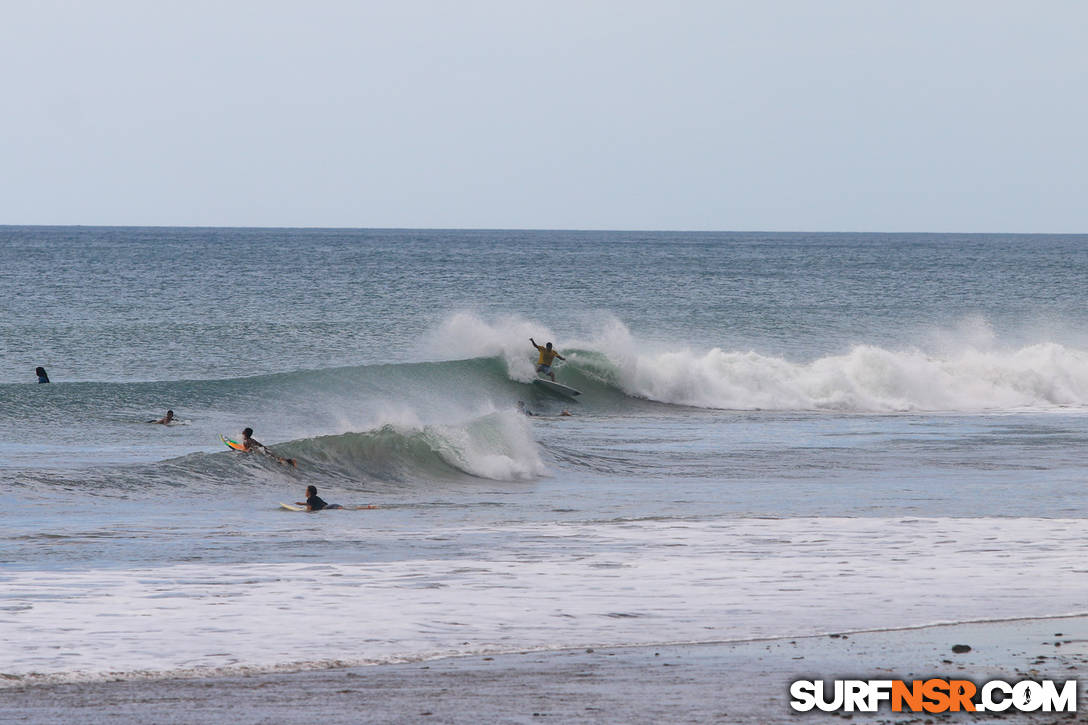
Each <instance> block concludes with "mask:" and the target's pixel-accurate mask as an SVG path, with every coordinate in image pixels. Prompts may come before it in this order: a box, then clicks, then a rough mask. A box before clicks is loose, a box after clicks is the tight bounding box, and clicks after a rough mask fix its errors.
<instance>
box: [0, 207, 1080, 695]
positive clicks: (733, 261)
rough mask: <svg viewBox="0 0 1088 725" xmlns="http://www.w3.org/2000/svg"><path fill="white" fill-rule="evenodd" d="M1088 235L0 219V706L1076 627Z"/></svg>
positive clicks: (1078, 606)
mask: <svg viewBox="0 0 1088 725" xmlns="http://www.w3.org/2000/svg"><path fill="white" fill-rule="evenodd" d="M1086 241H1088V238H1084V237H1076V236H1025V235H1020V236H1016V235H1007V236H1002V235H834V234H726V233H722V234H705V233H702V234H686V233H678V232H677V233H665V232H658V233H630V232H524V231H477V232H472V231H434V230H258V229H248V230H247V229H179V228H148V229H110V228H45V227H25V228H22V227H0V284H2V285H3V288H4V290H5V292H6V294H5V295H3V296H0V311H2V313H3V314H2V315H0V484H3V486H4V488H5V490H6V491H7V493H8V505H7V506H5V507H2V508H0V522H2V527H0V582H2V583H3V586H2V587H0V674H2V675H3V677H2V678H0V686H3V685H4V684H5V683H8V684H11V683H20V682H26V681H38V680H55V679H59V680H88V679H89V680H94V679H101V678H110V677H158V676H164V675H168V674H171V673H173V674H177V673H183V674H197V673H207V672H225V671H243V672H249V671H276V670H284V669H297V668H321V667H330V666H342V665H345V664H374V663H381V662H396V661H414V660H421V659H426V658H431V657H437V656H445V655H451V654H467V653H481V652H487V653H496V652H512V651H523V650H526V649H554V648H562V647H574V646H577V647H583V646H584V647H593V646H600V645H633V644H646V643H664V642H703V641H729V640H743V639H751V638H755V637H771V636H803V635H808V634H819V633H824V632H839V631H848V630H859V629H873V628H890V627H911V626H920V625H925V624H932V623H937V622H965V621H976V620H984V619H991V618H1016V617H1027V616H1059V615H1066V614H1073V613H1078V612H1084V611H1088V601H1086V600H1085V596H1084V593H1085V592H1086V591H1088V586H1086V584H1088V582H1086V580H1085V577H1086V576H1088V570H1086V569H1085V567H1084V566H1083V564H1082V562H1083V561H1084V559H1085V554H1088V529H1086V528H1085V526H1084V520H1085V516H1086V513H1088V493H1086V487H1085V486H1084V484H1083V481H1084V471H1085V469H1086V466H1088V452H1086V447H1085V442H1086V441H1088V334H1086V333H1088V326H1086V325H1085V324H1084V322H1083V319H1082V315H1081V311H1082V310H1083V309H1084V303H1085V297H1086V296H1088V287H1086V286H1085V283H1084V281H1083V280H1084V279H1086V278H1088V277H1086V276H1085V273H1086V272H1088V245H1086V244H1085V242H1086ZM542 249H544V250H547V253H548V254H551V255H559V256H561V257H562V258H564V259H566V260H567V261H568V262H569V264H565V265H558V266H555V265H550V266H548V267H546V268H542V267H541V266H540V264H539V260H540V255H541V251H540V250H542ZM224 260H231V263H230V264H224ZM530 337H533V338H535V339H536V340H537V341H538V342H544V341H548V340H550V341H553V342H554V343H555V345H556V347H557V348H558V349H559V350H560V351H561V352H562V354H563V355H564V356H565V357H566V358H567V360H566V361H565V362H563V363H561V364H560V365H559V366H558V367H557V377H558V379H559V381H560V382H563V383H565V384H567V385H571V386H573V387H575V388H577V389H579V390H581V391H582V395H581V396H580V397H579V398H578V399H577V400H570V399H567V398H562V397H558V396H555V395H552V394H550V393H548V392H547V391H545V390H542V389H541V388H540V387H538V386H535V385H533V384H532V380H533V377H534V375H535V371H534V367H535V366H534V363H535V359H536V357H535V351H534V350H533V349H532V347H531V346H530V344H529V338H530ZM38 365H43V366H45V367H46V368H47V369H48V371H49V375H50V377H51V379H52V381H53V382H51V383H50V384H49V385H38V384H35V383H34V379H35V378H34V375H33V371H34V368H35V367H36V366H38ZM519 402H521V403H524V404H525V405H526V407H527V408H528V409H529V410H530V411H532V413H533V414H534V415H532V416H525V415H521V414H520V413H518V412H517V409H516V406H517V404H518V403H519ZM168 408H169V409H172V410H174V411H175V413H176V414H177V417H178V419H179V422H178V423H177V424H174V425H170V426H159V425H150V424H149V423H148V422H147V421H148V420H151V419H155V418H158V417H161V416H162V414H163V413H164V412H165V410H166V409H168ZM564 413H570V415H564ZM247 426H248V427H252V428H254V429H255V436H256V437H257V438H258V439H259V440H261V441H262V442H263V443H265V444H266V445H268V446H270V447H271V448H272V449H273V450H274V451H275V452H276V453H277V454H278V455H281V456H289V457H292V458H296V459H298V461H299V466H298V467H297V469H296V468H291V467H286V466H282V465H279V464H277V463H276V462H275V461H274V460H273V459H270V458H266V457H261V456H246V455H242V454H237V453H234V452H232V451H230V450H227V449H226V448H225V447H224V446H223V445H222V444H221V443H220V442H219V439H218V436H219V435H220V434H226V435H229V436H233V437H237V436H239V435H240V431H241V429H242V428H243V427H247ZM307 485H316V486H317V487H318V490H319V492H320V495H321V496H322V497H323V498H325V500H327V501H330V502H335V503H341V504H344V505H376V506H378V508H377V509H375V510H366V511H327V512H320V513H317V514H299V513H292V512H287V511H284V510H281V509H280V508H279V502H281V501H284V502H292V501H296V500H300V499H301V498H302V497H303V496H304V493H303V491H304V489H305V487H306V486H307ZM964 582H969V584H968V585H964Z"/></svg>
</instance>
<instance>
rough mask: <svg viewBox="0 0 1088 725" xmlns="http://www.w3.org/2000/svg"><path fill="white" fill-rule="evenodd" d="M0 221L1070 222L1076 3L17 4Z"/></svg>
mask: <svg viewBox="0 0 1088 725" xmlns="http://www.w3.org/2000/svg"><path fill="white" fill-rule="evenodd" d="M2 18H3V19H2V22H0V98H2V100H3V104H4V105H3V112H2V113H0V167H2V168H0V223H3V224H119V225H127V224H134V225H142V224H151V225H158V224H162V225H231V226H237V225H244V226H349V227H489V228H493V227H528V228H583V229H602V228H611V229H717V230H831V231H842V230H846V231H979V232H982V231H994V232H1000V231H1009V232H1088V203H1086V200H1088V182H1086V173H1088V172H1086V169H1088V163H1086V162H1088V151H1086V149H1088V143H1086V142H1085V136H1086V134H1088V92H1086V90H1088V89H1086V87H1085V86H1086V81H1088V43H1086V42H1085V31H1086V28H1088V3H1085V2H1080V1H1079V0H1068V1H1054V0H1051V1H1047V0H1044V1H1042V2H1039V1H1033V2H1027V1H1026V0H1023V1H1020V2H1002V1H999V0H986V1H982V0H980V1H978V2H974V1H967V0H963V1H959V2H957V1H956V0H942V1H940V2H928V1H911V2H906V1H904V2H898V1H897V2H891V1H888V2H881V1H879V0H858V1H856V2H851V1H843V0H827V1H825V2H818V1H815V0H813V1H810V2H801V1H798V2H787V1H784V0H783V1H773V0H772V1H769V2H756V1H754V0H752V1H746V2H725V1H722V2H711V1H708V2H697V1H695V0H692V1H691V2H684V1H682V0H676V1H672V2H666V1H665V0H661V1H660V2H639V1H637V0H623V1H622V2H619V1H617V2H604V1H594V0H581V1H576V2H566V1H563V0H560V1H558V2H556V1H554V0H553V1H549V2H543V3H541V2H536V3H530V2H519V1H517V0H502V1H498V2H474V1H471V0H468V1H465V0H462V1H458V2H454V1H452V0H451V1H449V2H424V1H413V0H398V1H397V2H384V3H377V2H373V3H366V2H349V1H347V0H342V1H333V0H328V1H326V2H321V1H315V0H307V1H306V2H301V1H300V2H274V1H272V2H270V1H269V0H261V1H260V2H232V1H230V0H218V1H216V2H194V1H193V0H186V1H185V2H172V3H167V2H143V1H141V2H115V1H111V0H101V1H99V2H44V1H37V2H33V3H30V2H22V1H21V0H4V1H3V15H2Z"/></svg>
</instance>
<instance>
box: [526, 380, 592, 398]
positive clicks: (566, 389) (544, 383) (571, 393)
mask: <svg viewBox="0 0 1088 725" xmlns="http://www.w3.org/2000/svg"><path fill="white" fill-rule="evenodd" d="M533 383H534V384H535V385H539V386H540V387H542V388H544V389H545V390H550V391H551V392H553V393H556V394H558V395H562V396H563V397H566V398H570V399H571V400H573V399H574V398H576V397H577V396H579V395H581V394H582V391H581V390H575V389H574V388H572V387H570V386H569V385H563V383H555V382H552V381H551V380H547V379H545V378H534V379H533Z"/></svg>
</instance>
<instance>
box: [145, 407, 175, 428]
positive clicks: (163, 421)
mask: <svg viewBox="0 0 1088 725" xmlns="http://www.w3.org/2000/svg"><path fill="white" fill-rule="evenodd" d="M173 420H174V411H172V410H168V411H166V415H164V416H163V417H162V418H159V419H158V420H149V421H147V422H148V423H158V424H159V425H170V423H171V421H173Z"/></svg>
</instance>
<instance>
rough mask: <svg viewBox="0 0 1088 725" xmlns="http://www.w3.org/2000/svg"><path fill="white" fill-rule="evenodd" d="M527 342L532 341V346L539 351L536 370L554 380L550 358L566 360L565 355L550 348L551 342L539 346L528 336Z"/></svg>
mask: <svg viewBox="0 0 1088 725" xmlns="http://www.w3.org/2000/svg"><path fill="white" fill-rule="evenodd" d="M529 342H531V343H533V347H535V348H536V349H537V350H539V351H540V357H539V358H538V359H537V361H536V371H537V372H538V373H540V374H542V375H547V376H548V377H549V378H551V379H552V382H553V383H554V382H555V373H553V372H552V360H554V359H555V358H559V359H560V360H566V358H565V357H563V356H562V355H560V354H559V352H558V351H556V350H553V349H552V344H551V343H550V342H549V343H547V344H545V345H544V347H541V346H540V345H537V344H536V340H534V339H533V338H531V337H530V338H529Z"/></svg>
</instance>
